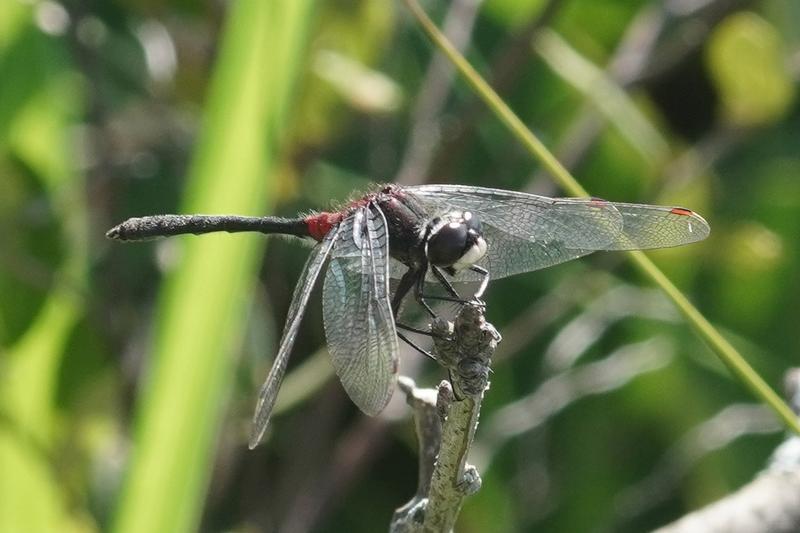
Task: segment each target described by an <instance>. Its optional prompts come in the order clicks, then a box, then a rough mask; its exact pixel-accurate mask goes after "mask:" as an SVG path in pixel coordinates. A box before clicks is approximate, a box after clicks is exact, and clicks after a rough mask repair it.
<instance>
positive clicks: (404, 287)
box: [392, 268, 425, 318]
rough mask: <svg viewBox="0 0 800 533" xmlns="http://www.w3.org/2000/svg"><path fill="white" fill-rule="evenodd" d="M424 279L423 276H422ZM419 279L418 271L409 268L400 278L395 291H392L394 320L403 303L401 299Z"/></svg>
mask: <svg viewBox="0 0 800 533" xmlns="http://www.w3.org/2000/svg"><path fill="white" fill-rule="evenodd" d="M422 277H423V278H424V277H425V276H424V274H423V276H422ZM418 279H419V270H418V269H414V268H409V269H408V270H406V273H405V274H403V277H402V278H400V283H398V285H397V289H395V291H394V296H392V313H393V314H394V316H395V318H396V317H397V313H398V312H399V311H400V304H401V303H403V298H405V297H406V294H408V291H410V290H411V287H413V286H414V285H415V284H416V283H417V280H418Z"/></svg>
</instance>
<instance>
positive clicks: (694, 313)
mask: <svg viewBox="0 0 800 533" xmlns="http://www.w3.org/2000/svg"><path fill="white" fill-rule="evenodd" d="M404 1H405V3H406V5H407V6H408V8H409V9H410V11H411V12H412V14H413V15H414V17H415V18H416V19H417V21H418V22H419V24H420V26H421V27H422V29H423V30H424V31H425V33H427V35H428V37H430V39H431V40H432V41H433V43H434V44H435V45H436V46H437V47H439V49H440V50H441V51H442V52H443V53H444V54H445V55H446V56H447V58H448V59H449V60H450V61H451V62H452V63H453V64H454V65H455V66H456V68H457V69H458V71H459V72H460V73H461V74H462V75H463V76H464V78H465V79H466V80H467V82H468V83H469V85H470V86H471V87H472V88H473V89H474V90H475V93H476V94H477V95H478V96H479V97H480V98H481V100H483V102H484V103H485V104H486V105H487V106H488V107H489V108H490V109H491V110H492V112H493V113H494V114H495V115H496V116H497V118H499V119H500V121H501V122H502V123H503V124H504V125H505V126H506V127H507V128H508V129H509V130H511V132H512V134H513V135H514V136H515V137H516V138H517V140H519V141H520V142H521V143H522V144H523V146H525V148H527V150H528V151H529V152H530V153H531V155H533V156H534V157H535V158H536V159H537V160H539V162H540V163H541V164H542V166H543V167H544V168H545V169H546V170H547V171H548V172H550V174H551V175H552V176H553V177H554V178H555V180H556V181H557V182H558V184H559V185H561V187H563V188H564V189H565V190H566V191H567V192H569V193H570V194H572V195H573V196H590V194H589V193H588V192H587V191H586V189H584V188H583V187H582V186H581V185H580V183H578V181H577V180H576V179H575V178H574V177H573V176H572V174H570V172H569V171H568V170H567V169H566V168H565V167H564V166H563V165H562V164H561V163H560V162H559V161H558V159H556V157H555V155H553V154H552V153H551V152H550V150H548V149H547V147H546V146H545V145H544V143H542V142H541V141H540V140H539V139H538V138H537V137H536V136H535V135H534V134H533V132H532V131H530V129H528V127H527V126H525V123H524V122H522V120H520V118H519V117H518V116H517V115H516V114H514V112H513V111H512V110H511V108H509V107H508V105H506V103H505V102H504V101H503V99H502V98H500V96H499V95H498V94H497V93H496V92H495V91H494V90H493V89H492V88H491V87H490V86H489V84H488V83H487V82H486V80H484V79H483V78H482V77H481V75H480V74H479V73H478V72H477V71H476V70H475V69H474V68H473V67H472V65H470V64H469V62H468V61H467V60H466V58H465V57H464V56H463V55H461V54H460V53H459V52H458V50H456V48H455V47H454V46H453V45H452V44H451V43H450V42H449V41H448V40H447V37H445V36H444V34H442V32H440V31H439V29H438V28H437V27H436V25H435V24H434V23H433V21H431V19H430V18H429V17H428V15H427V14H426V13H425V11H424V10H423V9H422V7H421V6H420V5H419V3H418V2H417V1H416V0H404ZM628 255H629V257H630V258H631V260H632V261H633V262H634V264H635V265H636V266H637V268H639V270H640V271H641V272H643V273H644V274H645V275H646V276H647V277H649V278H650V279H651V280H652V281H653V282H654V283H655V284H656V285H658V286H659V287H660V288H661V290H663V291H664V293H666V295H667V296H668V297H669V298H670V299H671V300H672V301H673V303H675V305H676V306H677V307H678V309H679V310H680V311H681V313H682V314H683V315H684V316H685V317H686V320H687V321H688V322H689V324H690V325H691V327H692V328H693V329H694V330H695V332H697V334H698V335H699V336H700V337H701V338H702V339H703V340H704V341H705V342H706V344H708V346H709V347H710V348H711V350H712V351H713V352H714V353H715V354H716V355H717V357H719V358H720V360H721V361H722V362H723V364H725V366H727V367H728V369H730V371H731V372H732V373H733V374H734V376H736V377H737V378H738V379H740V380H741V381H742V383H744V385H745V386H746V387H747V388H748V389H749V390H750V391H751V392H752V393H753V395H754V396H755V397H756V398H758V399H760V400H761V401H763V402H764V403H766V404H767V405H768V406H769V407H771V408H772V410H773V411H775V414H776V415H777V416H778V418H780V419H781V420H782V421H783V422H784V424H785V425H786V427H787V428H788V429H790V430H791V431H794V432H795V433H798V434H800V422H798V420H797V417H796V416H795V414H794V413H793V412H792V410H791V409H790V408H789V406H788V405H786V403H784V402H783V400H781V398H780V396H778V395H777V394H776V393H775V391H774V390H772V388H770V386H769V385H768V384H767V383H766V382H765V381H764V380H763V379H762V378H761V376H759V375H758V373H757V372H756V371H755V370H753V368H752V367H751V366H750V365H749V364H748V363H747V361H746V360H745V359H744V357H743V356H742V355H741V354H740V353H739V352H738V351H737V350H736V349H735V348H734V347H733V345H731V344H730V343H729V342H728V341H727V340H726V339H725V337H723V336H722V334H721V333H720V332H719V331H717V330H716V328H714V326H713V325H711V323H710V322H709V321H708V320H707V319H706V318H705V317H704V316H703V315H702V313H700V311H699V310H698V309H697V308H696V307H695V306H694V305H693V304H692V303H691V302H690V301H689V299H688V298H687V297H686V296H685V295H684V294H683V293H681V292H680V290H678V288H677V287H676V286H675V285H674V284H673V283H672V282H671V281H669V279H668V278H667V277H666V276H665V275H664V273H663V272H661V270H659V268H658V267H657V266H656V265H655V264H654V263H653V262H652V261H651V260H650V259H649V258H648V257H647V256H646V255H645V254H644V253H642V252H628Z"/></svg>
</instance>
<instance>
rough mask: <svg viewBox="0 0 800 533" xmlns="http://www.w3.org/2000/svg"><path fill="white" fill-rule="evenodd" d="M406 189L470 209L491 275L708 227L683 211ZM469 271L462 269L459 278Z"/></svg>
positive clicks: (685, 239) (653, 243)
mask: <svg viewBox="0 0 800 533" xmlns="http://www.w3.org/2000/svg"><path fill="white" fill-rule="evenodd" d="M406 190H407V191H409V192H410V193H412V194H413V195H414V196H416V197H419V198H420V200H421V201H422V202H423V203H427V204H428V205H429V207H432V208H434V209H438V210H450V209H455V210H462V211H472V212H473V213H475V214H476V215H477V216H478V219H479V220H480V221H481V224H482V225H483V232H484V236H485V238H486V242H487V245H488V250H487V253H486V256H485V257H484V259H483V260H482V261H480V262H479V263H478V264H479V265H480V266H483V267H485V268H488V269H489V272H490V273H491V276H492V278H502V277H504V276H509V275H511V274H518V273H521V272H528V271H531V270H537V269H540V268H544V267H547V266H551V265H555V264H558V263H562V262H564V261H569V260H571V259H575V258H577V257H581V256H583V255H587V254H589V253H592V252H594V251H597V250H642V249H650V248H668V247H671V246H680V245H682V244H688V243H691V242H696V241H699V240H702V239H705V238H706V237H707V236H708V234H709V231H710V230H709V227H708V224H707V223H706V221H705V220H703V218H702V217H701V216H700V215H698V214H697V213H694V212H692V211H690V210H688V209H683V208H679V207H662V206H651V205H643V204H625V203H612V202H607V201H605V200H598V199H594V198H547V197H545V196H537V195H534V194H527V193H522V192H514V191H504V190H500V189H489V188H484V187H468V186H459V185H421V186H417V187H408V188H406ZM474 277H475V275H474V274H473V273H470V272H465V273H463V274H461V275H460V276H459V279H462V280H469V279H471V278H474Z"/></svg>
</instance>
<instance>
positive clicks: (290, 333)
mask: <svg viewBox="0 0 800 533" xmlns="http://www.w3.org/2000/svg"><path fill="white" fill-rule="evenodd" d="M340 231H341V227H335V228H333V229H331V230H330V231H329V232H328V235H327V236H326V237H325V239H323V241H322V242H321V243H319V244H318V245H316V246H315V247H314V249H313V250H312V251H311V254H310V255H309V256H308V260H307V261H306V265H305V267H303V272H302V273H301V274H300V279H299V280H298V282H297V285H296V286H295V289H294V295H293V296H292V303H291V304H290V305H289V313H288V314H287V316H286V325H285V326H284V329H283V336H282V337H281V344H280V348H278V355H276V356H275V360H274V361H273V362H272V368H271V369H270V371H269V374H268V375H267V379H266V381H264V384H263V385H262V386H261V390H260V391H259V393H258V403H257V404H256V412H255V415H254V416H253V427H252V429H251V432H250V449H251V450H252V449H253V448H255V447H256V446H257V445H258V443H259V442H260V441H261V437H263V435H264V431H266V429H267V424H268V423H269V416H270V414H271V413H272V408H273V407H274V406H275V399H276V398H277V396H278V389H280V386H281V382H282V381H283V376H284V374H285V373H286V364H287V363H288V361H289V354H290V353H291V351H292V347H293V346H294V341H295V339H296V337H297V331H298V329H299V328H300V321H301V320H302V318H303V313H304V312H305V309H306V304H308V298H309V296H310V295H311V290H312V289H313V288H314V283H315V282H316V280H317V277H319V273H320V272H321V271H322V267H323V265H324V264H325V260H326V259H327V258H328V256H329V255H330V253H331V249H332V248H333V244H334V243H335V242H336V238H337V236H338V235H339V232H340Z"/></svg>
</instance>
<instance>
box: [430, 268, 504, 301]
mask: <svg viewBox="0 0 800 533" xmlns="http://www.w3.org/2000/svg"><path fill="white" fill-rule="evenodd" d="M474 268H478V269H480V273H481V274H486V275H487V276H488V272H487V271H486V270H484V269H482V268H480V267H474ZM472 269H473V268H472V267H470V270H472ZM431 271H432V272H433V275H434V276H435V277H436V279H437V281H439V283H440V284H441V285H442V287H444V289H445V290H446V291H447V292H448V293H449V294H450V296H436V295H429V294H421V297H422V298H423V299H427V300H439V301H444V302H455V303H459V304H466V303H469V302H471V301H475V299H476V298H478V296H479V295H476V296H474V297H473V298H472V300H467V299H464V298H462V297H461V296H460V295H459V294H458V292H457V291H456V289H455V288H454V287H453V284H452V283H450V281H449V280H448V279H447V278H446V277H445V275H444V273H443V272H442V269H441V268H439V267H437V266H431ZM476 272H478V271H477V270H476ZM484 279H486V276H484ZM484 290H486V287H485V282H484V283H481V287H480V289H479V294H483V291H484ZM420 291H422V289H421V288H420Z"/></svg>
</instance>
